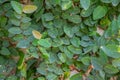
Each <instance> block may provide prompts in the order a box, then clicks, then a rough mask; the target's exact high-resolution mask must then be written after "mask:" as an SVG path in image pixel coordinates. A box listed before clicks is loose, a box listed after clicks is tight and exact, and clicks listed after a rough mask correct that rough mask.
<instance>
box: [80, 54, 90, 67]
mask: <svg viewBox="0 0 120 80" xmlns="http://www.w3.org/2000/svg"><path fill="white" fill-rule="evenodd" d="M81 61H82V63H83V64H84V65H90V57H87V56H86V57H83V58H82V59H81Z"/></svg>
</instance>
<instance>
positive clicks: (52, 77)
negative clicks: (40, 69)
mask: <svg viewBox="0 0 120 80" xmlns="http://www.w3.org/2000/svg"><path fill="white" fill-rule="evenodd" d="M46 78H47V80H54V79H56V78H57V75H55V74H53V73H48V74H47V76H46Z"/></svg>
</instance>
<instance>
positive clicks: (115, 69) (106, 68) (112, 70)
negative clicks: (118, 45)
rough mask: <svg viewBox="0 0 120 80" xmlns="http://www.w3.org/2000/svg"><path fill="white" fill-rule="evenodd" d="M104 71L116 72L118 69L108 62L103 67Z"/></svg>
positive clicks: (108, 72)
mask: <svg viewBox="0 0 120 80" xmlns="http://www.w3.org/2000/svg"><path fill="white" fill-rule="evenodd" d="M104 71H105V72H106V73H107V74H115V73H118V72H119V70H118V69H117V68H116V67H114V66H112V65H110V64H107V65H106V66H105V67H104Z"/></svg>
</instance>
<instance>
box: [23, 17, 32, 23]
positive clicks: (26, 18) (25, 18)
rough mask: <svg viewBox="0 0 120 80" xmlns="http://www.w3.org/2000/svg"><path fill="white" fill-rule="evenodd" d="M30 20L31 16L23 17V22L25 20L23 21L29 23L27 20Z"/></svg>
mask: <svg viewBox="0 0 120 80" xmlns="http://www.w3.org/2000/svg"><path fill="white" fill-rule="evenodd" d="M29 21H31V18H29V17H23V18H22V19H21V22H23V23H27V22H29Z"/></svg>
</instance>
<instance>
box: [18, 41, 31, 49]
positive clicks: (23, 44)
mask: <svg viewBox="0 0 120 80" xmlns="http://www.w3.org/2000/svg"><path fill="white" fill-rule="evenodd" d="M16 46H17V47H18V48H27V47H28V46H29V41H27V40H20V41H19V42H18V43H17V45H16Z"/></svg>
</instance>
